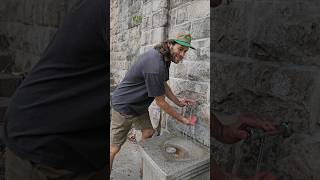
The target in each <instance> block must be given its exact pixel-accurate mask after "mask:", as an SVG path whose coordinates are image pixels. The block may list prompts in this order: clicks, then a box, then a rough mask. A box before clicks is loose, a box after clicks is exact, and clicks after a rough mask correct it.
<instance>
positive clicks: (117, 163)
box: [110, 141, 141, 180]
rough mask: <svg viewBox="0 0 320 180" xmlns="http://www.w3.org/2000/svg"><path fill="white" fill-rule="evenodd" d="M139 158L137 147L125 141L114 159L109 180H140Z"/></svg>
mask: <svg viewBox="0 0 320 180" xmlns="http://www.w3.org/2000/svg"><path fill="white" fill-rule="evenodd" d="M140 166H141V156H140V151H139V146H138V145H137V144H134V143H132V142H130V141H126V142H125V144H124V145H123V146H122V148H121V150H120V152H119V153H118V154H117V156H116V157H115V159H114V162H113V168H112V171H111V175H110V179H112V180H141V178H140Z"/></svg>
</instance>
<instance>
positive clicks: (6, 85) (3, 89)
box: [0, 74, 22, 97]
mask: <svg viewBox="0 0 320 180" xmlns="http://www.w3.org/2000/svg"><path fill="white" fill-rule="evenodd" d="M21 81H22V77H21V76H18V75H11V74H0V97H11V96H12V95H13V93H14V92H15V91H16V89H17V87H18V86H19V85H20V83H21Z"/></svg>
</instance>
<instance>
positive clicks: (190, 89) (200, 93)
mask: <svg viewBox="0 0 320 180" xmlns="http://www.w3.org/2000/svg"><path fill="white" fill-rule="evenodd" d="M169 85H170V87H171V89H172V91H173V92H174V94H175V95H176V96H177V97H179V98H191V99H196V100H197V102H198V103H199V104H205V103H207V102H208V98H207V93H208V92H209V87H210V84H209V83H204V82H197V81H187V80H182V79H176V78H170V80H169Z"/></svg>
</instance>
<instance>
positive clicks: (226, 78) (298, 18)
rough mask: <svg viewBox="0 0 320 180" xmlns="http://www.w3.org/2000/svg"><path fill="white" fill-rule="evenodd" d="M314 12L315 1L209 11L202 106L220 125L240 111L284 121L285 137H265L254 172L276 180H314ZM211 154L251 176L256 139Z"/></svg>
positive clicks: (239, 4)
mask: <svg viewBox="0 0 320 180" xmlns="http://www.w3.org/2000/svg"><path fill="white" fill-rule="evenodd" d="M318 7H319V2H316V1H289V0H282V1H276V2H275V1H269V0H264V1H242V0H239V1H229V2H228V3H223V4H222V5H221V6H219V7H217V8H212V9H211V19H210V20H211V50H210V51H211V58H212V59H211V62H210V66H211V71H210V77H211V79H210V81H211V87H210V88H211V95H210V97H211V101H210V108H211V110H212V112H214V113H215V114H216V115H217V116H218V118H219V119H220V120H221V121H222V123H224V124H229V123H231V122H233V121H234V120H235V119H236V117H237V116H238V115H239V114H241V113H255V114H258V115H259V117H261V118H269V119H273V120H274V121H275V122H276V123H280V122H289V129H290V136H289V137H282V136H279V135H278V136H274V137H268V138H266V139H265V143H264V149H263V152H264V153H263V156H262V163H261V170H262V171H264V170H268V171H272V172H273V173H274V174H275V175H277V176H278V178H279V179H284V180H287V179H288V180H289V179H290V180H303V179H319V167H320V166H319V161H318V159H319V157H318V154H319V153H318V152H319V151H320V146H319V132H320V123H319V119H320V118H319V117H320V114H319V110H320V109H319V100H320V95H319V90H320V86H319V73H320V68H319V62H318V61H317V59H319V49H318V48H319V45H318V44H319V31H318V25H319V12H318V11H316V10H315V9H316V8H318ZM211 148H212V155H213V157H214V158H215V159H217V161H218V162H220V164H221V165H222V166H223V167H224V168H225V169H226V170H227V171H228V172H233V173H235V174H238V175H241V176H249V175H253V173H254V172H255V169H256V165H257V159H258V155H259V150H260V149H259V148H260V141H259V140H253V139H250V138H249V139H248V140H246V141H242V142H240V143H238V144H236V145H224V144H221V143H218V142H217V141H215V140H212V139H211Z"/></svg>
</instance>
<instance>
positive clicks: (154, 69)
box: [111, 49, 169, 115]
mask: <svg viewBox="0 0 320 180" xmlns="http://www.w3.org/2000/svg"><path fill="white" fill-rule="evenodd" d="M167 80H169V67H167V66H166V63H165V62H164V60H163V57H162V56H161V54H160V53H159V52H158V51H157V50H155V49H150V50H149V51H147V52H145V53H144V54H142V55H140V56H139V59H138V61H137V62H136V63H135V64H134V65H133V66H132V67H131V68H130V69H129V71H128V72H127V74H126V75H125V77H124V79H123V80H122V82H121V83H120V84H119V85H118V87H117V88H116V89H115V90H114V92H113V94H112V97H111V104H112V107H113V109H114V110H116V111H118V112H120V113H124V114H128V115H141V114H143V113H145V112H146V111H148V107H149V106H150V104H151V103H152V101H153V100H154V97H155V96H162V95H164V94H165V90H164V82H165V81H167Z"/></svg>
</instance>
